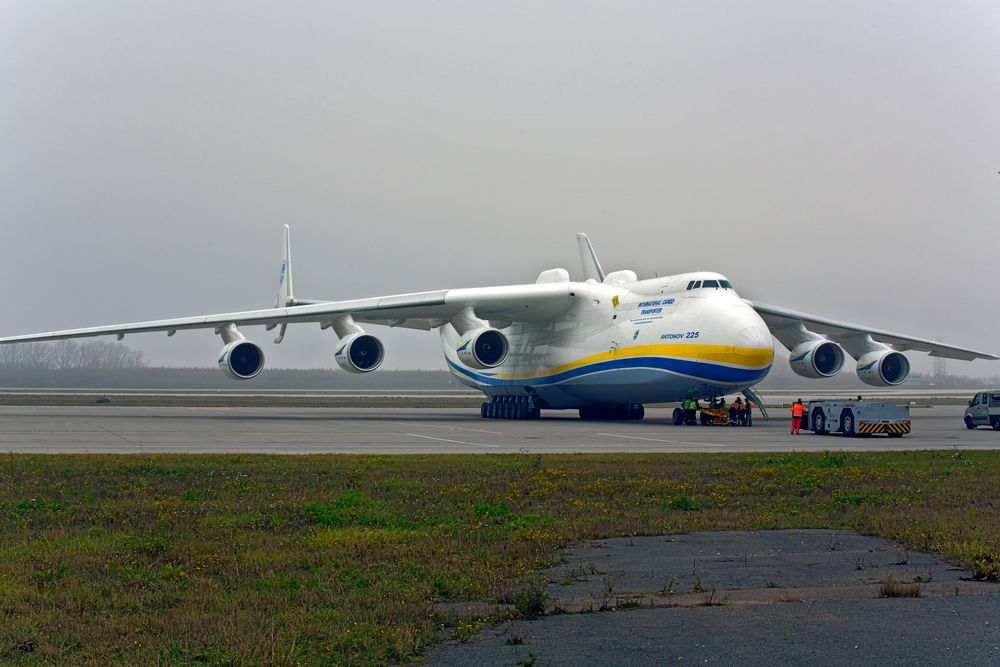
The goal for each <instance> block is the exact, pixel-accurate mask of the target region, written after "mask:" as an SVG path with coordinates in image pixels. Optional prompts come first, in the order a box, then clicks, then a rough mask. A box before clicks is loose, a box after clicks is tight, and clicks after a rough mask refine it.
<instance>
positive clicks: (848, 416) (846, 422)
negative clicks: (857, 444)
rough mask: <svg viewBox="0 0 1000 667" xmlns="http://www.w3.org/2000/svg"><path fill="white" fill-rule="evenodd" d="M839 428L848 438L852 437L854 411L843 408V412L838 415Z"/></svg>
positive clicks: (853, 433) (853, 434)
mask: <svg viewBox="0 0 1000 667" xmlns="http://www.w3.org/2000/svg"><path fill="white" fill-rule="evenodd" d="M840 430H841V432H842V433H843V434H844V435H846V436H847V437H848V438H853V437H854V436H855V432H854V413H853V412H851V411H850V410H844V413H843V414H842V415H840Z"/></svg>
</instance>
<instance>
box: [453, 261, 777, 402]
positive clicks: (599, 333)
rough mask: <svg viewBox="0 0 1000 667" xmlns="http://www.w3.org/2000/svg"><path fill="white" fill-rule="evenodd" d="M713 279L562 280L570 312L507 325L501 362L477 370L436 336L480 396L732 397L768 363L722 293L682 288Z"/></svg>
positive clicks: (761, 344)
mask: <svg viewBox="0 0 1000 667" xmlns="http://www.w3.org/2000/svg"><path fill="white" fill-rule="evenodd" d="M706 279H712V280H724V277H723V276H720V275H719V274H715V273H703V272H699V273H697V274H684V275H679V276H671V277H666V278H657V279H654V280H643V281H636V282H630V283H625V284H620V285H608V284H599V283H593V282H589V281H588V282H587V283H569V292H570V294H571V296H572V306H571V307H570V308H569V310H568V311H566V312H565V313H563V314H561V315H559V316H558V317H556V318H554V319H550V320H548V321H545V322H538V323H532V322H515V323H512V324H508V323H503V324H507V326H504V327H503V328H502V329H501V331H502V332H503V333H504V335H506V336H507V338H508V341H509V343H510V353H509V355H508V357H507V359H506V360H505V361H504V363H503V364H501V365H500V366H498V367H496V368H492V369H488V370H478V369H474V368H471V367H469V366H467V365H465V364H463V363H462V362H461V361H460V360H459V358H458V355H457V353H456V351H455V350H456V348H457V347H459V346H460V345H461V344H462V343H463V342H464V341H465V340H466V337H464V336H461V335H459V333H458V331H456V329H455V328H454V327H453V326H451V325H450V324H446V325H445V326H443V327H441V340H442V344H443V347H444V353H445V357H446V359H447V362H448V365H449V368H450V369H451V371H452V373H453V374H454V375H455V377H456V378H457V379H458V380H459V381H461V382H462V383H463V384H466V385H468V386H470V387H474V388H476V389H479V390H481V391H483V392H484V393H485V394H487V395H488V396H491V397H492V396H501V395H521V396H523V395H525V394H526V393H527V394H534V395H535V396H536V397H537V398H538V399H541V401H542V404H543V405H544V407H549V408H576V407H581V406H584V405H593V404H605V405H617V404H626V403H660V402H671V401H677V400H680V399H683V398H686V397H697V398H711V397H715V396H720V395H724V394H730V393H736V392H739V391H741V390H743V389H746V388H748V387H751V386H752V385H754V384H756V383H757V382H760V380H761V379H763V377H764V376H765V375H766V374H767V372H768V370H769V369H770V366H771V363H772V361H773V358H774V346H773V342H772V338H771V334H770V332H769V330H768V328H767V326H766V325H765V323H764V322H763V320H762V319H761V318H760V316H759V315H758V314H757V313H756V311H754V309H753V308H752V307H750V306H749V305H748V304H747V303H746V302H744V301H743V300H742V299H741V298H740V297H739V296H738V295H737V294H736V293H735V291H733V290H732V289H723V288H701V289H693V290H689V289H687V286H688V285H689V283H691V281H694V280H706Z"/></svg>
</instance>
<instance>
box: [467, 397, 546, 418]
mask: <svg viewBox="0 0 1000 667" xmlns="http://www.w3.org/2000/svg"><path fill="white" fill-rule="evenodd" d="M479 414H480V415H481V416H482V418H483V419H538V417H539V416H541V414H542V410H541V408H539V407H537V406H535V405H533V404H532V403H531V399H530V398H529V397H527V396H497V397H496V398H494V399H493V400H492V401H490V402H489V403H483V404H482V405H481V406H480V407H479Z"/></svg>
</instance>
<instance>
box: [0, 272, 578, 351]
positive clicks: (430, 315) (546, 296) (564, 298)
mask: <svg viewBox="0 0 1000 667" xmlns="http://www.w3.org/2000/svg"><path fill="white" fill-rule="evenodd" d="M571 305H572V294H571V288H570V284H569V283H549V284H535V285H510V286H504V287H479V288H470V289H453V290H439V291H434V292H416V293H413V294H396V295H391V296H380V297H373V298H368V299H356V300H353V301H325V302H319V303H310V304H306V305H293V306H287V307H284V308H265V309H262V310H247V311H241V312H234V313H218V314H215V315H197V316H194V317H179V318H174V319H167V320H152V321H149V322H132V323H127V324H112V325H110V326H99V327H88V328H84V329H66V330H64V331H47V332H43V333H36V334H27V335H22V336H9V337H6V338H0V344H7V343H22V342H28V341H36V342H37V341H49V340H63V339H66V338H86V337H93V336H109V335H117V336H118V337H119V338H122V337H124V336H125V335H126V334H133V333H145V332H150V331H166V332H168V333H169V334H170V335H173V333H174V332H176V331H179V330H182V329H213V328H218V327H224V326H226V325H229V324H235V325H237V326H250V325H261V324H262V325H266V326H268V327H269V328H273V327H274V326H277V325H279V324H289V323H296V322H318V323H326V322H331V321H332V320H334V319H336V318H337V317H341V316H344V315H350V316H351V317H352V318H353V319H355V320H356V321H359V322H371V323H375V324H385V325H388V326H404V327H410V328H416V329H425V330H429V329H431V328H433V327H434V326H439V325H440V324H443V323H445V322H447V321H449V320H450V319H451V318H452V317H454V316H455V315H456V314H457V313H458V312H459V311H461V310H463V309H465V308H471V309H472V310H473V313H474V314H475V315H476V316H477V317H479V318H481V319H483V320H495V321H503V322H529V321H546V320H551V319H554V318H556V317H558V316H559V315H561V314H563V313H565V312H566V311H567V310H569V308H570V306H571Z"/></svg>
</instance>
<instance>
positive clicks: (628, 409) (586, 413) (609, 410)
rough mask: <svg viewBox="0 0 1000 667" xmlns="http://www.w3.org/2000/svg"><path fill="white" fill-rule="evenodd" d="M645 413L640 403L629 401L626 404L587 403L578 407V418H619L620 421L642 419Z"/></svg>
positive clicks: (590, 419)
mask: <svg viewBox="0 0 1000 667" xmlns="http://www.w3.org/2000/svg"><path fill="white" fill-rule="evenodd" d="M645 415H646V409H645V408H644V407H642V403H629V404H627V405H616V406H613V407H611V406H603V405H587V406H584V407H582V408H580V419H584V420H587V421H593V420H609V421H610V420H621V421H642V418H643V417H644V416H645Z"/></svg>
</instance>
